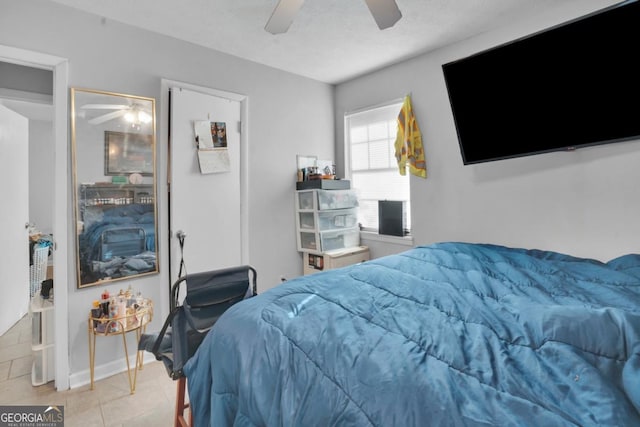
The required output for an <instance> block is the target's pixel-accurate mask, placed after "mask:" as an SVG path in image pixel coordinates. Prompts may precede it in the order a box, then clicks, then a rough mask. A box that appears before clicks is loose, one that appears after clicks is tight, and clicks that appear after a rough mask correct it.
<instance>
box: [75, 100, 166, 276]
mask: <svg viewBox="0 0 640 427" xmlns="http://www.w3.org/2000/svg"><path fill="white" fill-rule="evenodd" d="M155 117H156V104H155V99H154V98H146V97H142V96H134V95H124V94H119V93H113V92H104V91H99V90H92V89H79V88H71V144H72V167H73V188H74V208H75V209H74V211H75V212H74V213H75V218H74V219H75V232H76V248H75V249H76V250H75V253H76V270H77V271H76V272H77V278H78V279H77V283H78V288H84V287H89V286H96V285H103V284H106V283H110V282H113V281H119V280H127V279H132V278H136V277H140V276H146V275H149V274H155V273H158V271H159V266H158V262H157V260H158V256H157V254H158V239H157V236H158V214H157V210H158V209H157V203H156V200H157V199H156V186H157V180H156V121H155Z"/></svg>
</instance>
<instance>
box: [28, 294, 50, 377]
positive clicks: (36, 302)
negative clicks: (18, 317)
mask: <svg viewBox="0 0 640 427" xmlns="http://www.w3.org/2000/svg"><path fill="white" fill-rule="evenodd" d="M29 311H30V314H31V351H32V352H33V365H32V367H31V384H32V385H34V386H39V385H42V384H46V383H48V382H49V381H53V379H54V378H55V372H54V366H55V365H54V345H53V344H54V332H53V313H54V305H53V300H52V299H44V298H42V297H41V296H40V295H35V296H34V297H33V298H31V303H30V304H29Z"/></svg>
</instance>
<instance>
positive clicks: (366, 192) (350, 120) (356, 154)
mask: <svg viewBox="0 0 640 427" xmlns="http://www.w3.org/2000/svg"><path fill="white" fill-rule="evenodd" d="M401 108H402V102H398V103H394V104H390V105H385V106H383V107H377V108H372V109H369V110H366V111H360V112H357V113H352V114H347V115H345V158H346V159H347V162H346V163H347V164H346V168H347V175H348V176H349V178H350V179H351V186H352V188H354V189H356V190H357V191H358V200H359V203H360V208H359V210H358V220H359V222H360V224H361V226H362V229H363V230H364V231H375V232H377V231H378V200H401V201H405V202H406V205H405V208H406V216H407V218H406V221H407V223H406V225H407V231H408V230H410V229H411V216H410V212H411V206H410V196H409V173H407V174H406V175H404V176H403V175H400V173H399V172H398V163H397V162H396V158H395V147H394V143H395V141H396V135H397V127H398V126H397V117H398V113H399V112H400V109H401Z"/></svg>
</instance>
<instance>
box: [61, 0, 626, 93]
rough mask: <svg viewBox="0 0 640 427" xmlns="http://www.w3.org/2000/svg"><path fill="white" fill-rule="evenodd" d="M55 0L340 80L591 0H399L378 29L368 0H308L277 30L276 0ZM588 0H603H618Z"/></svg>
mask: <svg viewBox="0 0 640 427" xmlns="http://www.w3.org/2000/svg"><path fill="white" fill-rule="evenodd" d="M51 1H55V2H56V3H61V4H64V5H67V6H71V7H74V8H77V9H81V10H84V11H87V12H91V13H94V14H96V15H99V16H102V17H104V18H107V19H112V20H115V21H119V22H123V23H126V24H130V25H134V26H137V27H141V28H144V29H147V30H151V31H154V32H158V33H162V34H166V35H169V36H172V37H175V38H178V39H182V40H186V41H189V42H192V43H195V44H198V45H202V46H206V47H209V48H211V49H215V50H218V51H221V52H225V53H228V54H231V55H235V56H238V57H242V58H245V59H248V60H251V61H255V62H259V63H262V64H265V65H269V66H271V67H275V68H278V69H282V70H286V71H290V72H292V73H295V74H299V75H302V76H305V77H310V78H312V79H315V80H319V81H322V82H327V83H340V82H342V81H345V80H348V79H350V78H353V77H356V76H359V75H362V74H364V73H366V72H369V71H372V70H375V69H379V68H382V67H384V66H386V65H389V64H392V63H394V62H397V61H399V60H402V59H406V58H410V57H413V56H416V55H418V54H420V53H424V52H427V51H430V50H433V49H436V48H438V47H442V46H445V45H448V44H451V43H454V42H456V41H460V40H462V39H465V38H469V37H472V36H474V35H477V34H480V33H482V32H486V31H489V30H492V29H495V28H498V27H500V26H503V25H506V24H511V23H514V22H518V20H521V19H523V18H525V17H530V16H532V15H533V16H535V15H539V14H540V15H541V14H549V13H553V11H554V10H560V9H561V8H563V7H566V6H568V5H575V8H579V7H581V6H580V5H581V4H582V5H584V4H585V3H589V2H585V1H584V0H396V1H397V4H398V7H399V8H400V10H401V12H402V15H403V17H402V18H401V20H400V21H399V22H398V23H397V24H396V25H395V26H394V27H392V28H388V29H386V30H382V31H381V30H379V29H378V27H377V26H376V23H375V21H374V20H373V18H372V16H371V14H370V13H369V9H368V8H367V6H366V4H365V2H364V0H307V1H305V2H304V4H303V5H302V7H301V9H300V11H299V12H298V14H297V16H296V17H295V20H294V22H293V24H292V25H291V27H290V28H289V31H288V32H287V33H285V34H279V35H272V34H270V33H268V32H266V31H265V30H264V26H265V24H266V22H267V20H268V19H269V17H270V15H271V12H272V11H273V9H274V8H275V6H276V4H277V1H278V0H181V1H176V0H135V1H131V0H109V1H105V0H51ZM590 3H592V4H598V3H600V4H601V5H600V7H604V6H606V5H607V4H612V3H614V1H611V0H609V1H607V0H590ZM584 7H587V6H583V8H584ZM592 8H593V6H592ZM586 12H589V10H585V13H586Z"/></svg>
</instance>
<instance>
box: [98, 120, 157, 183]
mask: <svg viewBox="0 0 640 427" xmlns="http://www.w3.org/2000/svg"><path fill="white" fill-rule="evenodd" d="M131 173H139V174H141V175H143V176H152V175H153V136H152V135H148V134H139V133H130V132H116V131H105V132H104V174H105V175H107V176H114V175H126V174H131Z"/></svg>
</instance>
